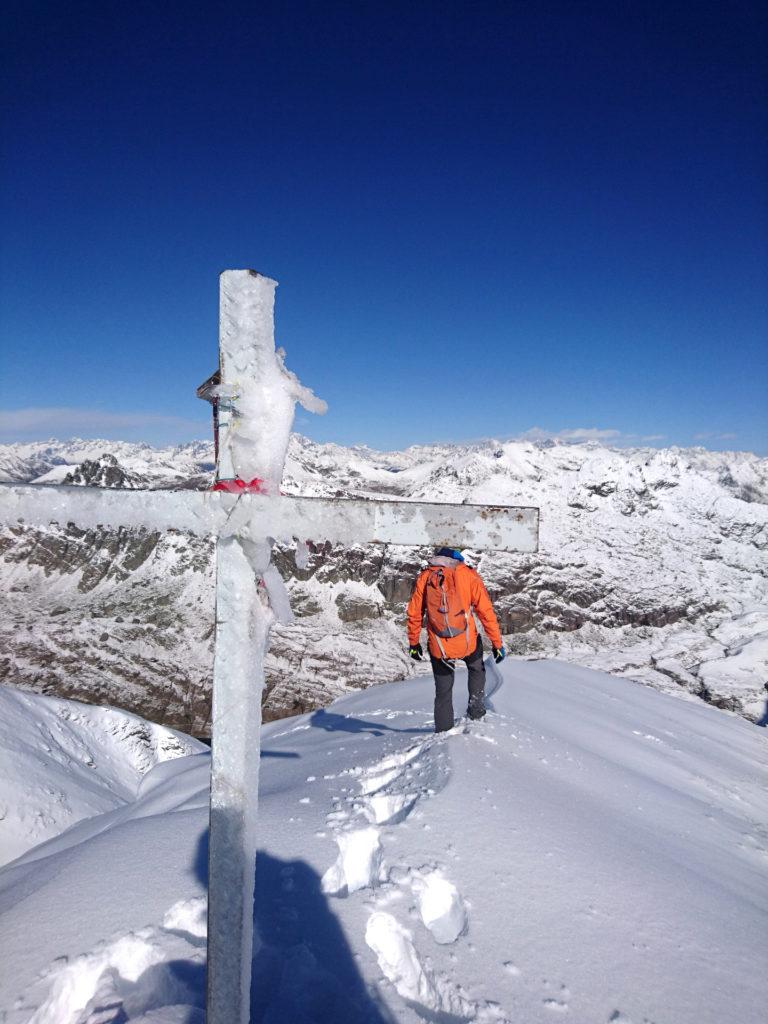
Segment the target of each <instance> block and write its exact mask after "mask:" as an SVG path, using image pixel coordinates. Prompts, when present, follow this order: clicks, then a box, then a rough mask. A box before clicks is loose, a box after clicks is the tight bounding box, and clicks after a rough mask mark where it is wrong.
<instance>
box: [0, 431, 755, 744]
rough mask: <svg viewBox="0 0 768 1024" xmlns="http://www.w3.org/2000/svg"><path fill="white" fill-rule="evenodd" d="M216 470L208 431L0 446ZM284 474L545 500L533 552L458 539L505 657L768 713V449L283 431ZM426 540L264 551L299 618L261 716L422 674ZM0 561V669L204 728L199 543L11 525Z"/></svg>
mask: <svg viewBox="0 0 768 1024" xmlns="http://www.w3.org/2000/svg"><path fill="white" fill-rule="evenodd" d="M213 468H214V462H213V450H212V445H209V444H205V443H202V442H195V443H191V444H187V445H180V446H178V447H176V448H153V447H151V446H149V445H140V444H129V443H123V442H113V441H81V440H75V441H69V442H58V441H48V442H36V443H30V444H14V445H4V446H0V481H2V482H4V483H21V482H24V483H33V484H59V483H68V484H74V485H82V486H99V487H130V488H192V489H202V488H206V487H208V486H210V482H211V479H212V473H213ZM283 489H284V491H285V492H287V493H294V494H306V495H325V496H330V495H335V496H342V497H347V496H349V497H355V496H368V497H377V498H387V497H391V498H400V497H406V498H420V499H427V500H431V501H451V502H473V503H502V504H524V505H537V506H539V507H540V509H541V550H540V552H539V553H538V554H536V555H498V554H494V553H488V554H482V553H480V552H474V553H473V552H469V553H467V557H468V560H470V561H472V562H473V563H474V564H475V565H476V566H477V568H478V569H479V570H480V572H481V573H482V575H483V577H484V578H485V580H486V583H487V585H488V588H489V591H490V592H491V595H492V597H493V598H494V601H495V604H496V608H497V611H498V614H499V619H500V621H501V624H502V629H503V631H504V633H505V635H506V637H507V643H508V646H509V649H510V651H511V653H512V654H516V655H520V656H525V657H529V658H531V657H532V658H537V657H558V658H562V659H565V660H568V661H573V662H577V663H579V664H583V665H589V666H591V667H595V668H601V669H603V670H606V671H609V672H612V673H614V674H618V675H622V676H628V677H631V678H635V679H638V680H640V681H642V682H645V683H648V684H650V685H652V686H655V687H656V688H657V689H662V690H666V691H668V692H673V693H676V694H678V695H680V696H685V697H688V698H689V699H697V698H702V699H704V700H706V701H708V702H710V703H713V704H716V705H717V706H719V707H722V708H725V709H727V710H731V711H734V712H737V713H739V714H741V715H744V716H746V717H747V718H750V719H752V720H753V721H760V720H762V719H763V718H764V716H765V712H766V696H767V695H766V692H765V685H766V682H768V585H767V583H766V577H767V576H768V554H767V549H768V459H765V458H761V457H758V456H756V455H752V454H749V453H739V452H710V451H707V450H705V449H701V448H695V449H679V448H668V449H648V448H642V449H640V448H636V449H613V448H606V447H601V446H598V445H594V444H573V445H572V444H560V443H553V442H541V443H529V442H521V441H514V442H497V441H487V442H482V443H477V444H467V445H428V446H418V447H413V448H408V449H406V450H405V451H401V452H386V453H382V452H376V451H373V450H371V449H368V448H365V447H355V448H345V447H342V446H339V445H332V444H316V443H315V442H312V441H309V440H307V439H306V438H303V437H301V436H299V435H294V436H293V437H292V439H291V445H290V449H289V454H288V461H287V465H286V472H285V476H284V481H283ZM1 496H2V491H1V489H0V499H1ZM41 500H45V491H43V490H41ZM427 554H428V552H426V551H424V550H423V549H416V548H407V549H406V548H395V547H389V548H384V547H377V546H374V545H359V546H355V547H352V548H341V547H338V546H336V547H334V546H332V545H330V544H324V543H323V541H322V538H316V539H315V542H314V543H313V544H312V545H311V547H310V559H309V564H308V565H307V566H306V568H299V567H297V565H296V560H295V557H294V552H293V551H292V550H291V549H290V548H280V549H278V550H276V552H275V561H276V563H277V565H278V567H279V569H280V571H281V573H282V574H283V576H284V578H285V579H286V581H287V584H288V587H289V590H290V592H291V597H292V602H293V606H294V609H295V611H296V615H297V623H296V625H294V626H291V627H278V628H277V629H275V631H274V633H273V639H272V647H271V652H270V656H269V661H268V666H267V694H266V698H265V717H266V718H267V719H269V718H276V717H281V716H283V715H287V714H293V713H296V712H298V711H305V710H309V709H312V708H315V707H318V706H322V705H324V704H327V703H328V702H330V701H331V700H332V699H334V698H335V697H336V696H338V695H339V694H340V693H342V692H344V691H345V690H347V689H349V688H350V687H354V688H358V687H359V688H362V687H366V686H369V685H371V684H374V683H377V682H383V681H388V680H393V679H398V678H402V677H404V676H407V675H410V674H412V673H413V672H414V671H415V666H414V665H413V663H412V662H411V661H410V660H409V659H408V658H407V655H406V653H405V635H404V629H403V621H402V620H403V607H404V603H405V601H406V600H407V597H408V594H409V592H410V586H411V582H412V579H413V576H414V574H415V572H416V571H417V570H418V568H419V567H420V565H421V564H422V563H423V561H424V558H425V556H426V555H427ZM0 578H1V579H2V587H3V595H4V596H3V605H2V609H1V610H0V647H2V653H1V654H0V679H2V680H3V681H5V682H8V683H11V684H14V685H19V686H22V687H25V688H27V689H32V690H37V691H40V692H45V693H51V694H54V695H57V696H65V697H74V698H76V699H80V700H85V701H90V702H99V703H107V704H112V705H116V706H119V707H123V708H126V709H128V710H131V711H136V712H138V713H140V714H142V715H143V716H145V717H147V718H149V719H151V720H153V721H155V722H159V723H163V724H165V725H169V726H172V727H175V728H180V729H183V730H185V731H187V732H192V733H194V734H196V735H204V734H205V733H206V731H207V722H208V717H209V700H210V677H211V665H212V635H213V551H212V546H211V544H210V542H208V541H206V540H201V539H199V538H194V537H190V536H185V535H183V534H179V533H175V532H170V531H169V532H167V533H164V534H157V533H150V532H148V531H139V530H112V531H110V530H82V529H79V528H78V527H77V526H75V525H71V526H69V527H68V528H66V529H64V528H60V527H55V528H54V527H51V528H49V529H47V530H30V529H26V528H23V527H13V528H7V527H6V528H4V529H3V530H2V532H0Z"/></svg>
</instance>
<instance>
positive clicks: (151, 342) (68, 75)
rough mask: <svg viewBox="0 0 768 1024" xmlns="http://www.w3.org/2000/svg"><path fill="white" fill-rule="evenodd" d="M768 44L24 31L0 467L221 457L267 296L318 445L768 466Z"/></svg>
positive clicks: (622, 37) (527, 8) (261, 27)
mask: <svg viewBox="0 0 768 1024" xmlns="http://www.w3.org/2000/svg"><path fill="white" fill-rule="evenodd" d="M765 11H766V8H765V7H764V5H762V4H758V3H755V2H752V3H744V2H740V0H736V2H729V3H723V2H717V3H712V2H709V0H699V2H691V3H680V2H675V0H667V2H654V0H646V2H616V0H613V2H610V3H600V2H597V3H588V2H584V3H581V2H574V0H567V2H563V3H556V2H549V0H528V2H514V0H510V2H506V3H498V4H493V3H483V2H480V3H469V2H466V3H458V4H457V3H451V2H449V0H442V2H439V3H427V2H422V3H419V2H415V0H411V2H410V3H399V2H397V0H393V2H389V3H387V4H367V3H353V2H349V3H334V2H333V0H327V2H323V3H308V2H303V3H290V2H281V3H270V2H265V3H254V2H249V3H242V4H240V3H227V2H224V3H217V4H214V3H209V4H194V3H193V2H186V3H183V4H182V3H176V2H174V0H170V2H164V3H157V2H156V0H153V2H151V3H145V2H142V0H138V2H132V3H130V4H129V3H117V2H104V0H99V2H97V3H82V2H78V0H72V2H68V3H61V2H59V0H56V2H55V3H54V2H51V3H40V2H35V0H25V2H20V0H12V2H11V3H9V4H7V5H5V7H4V11H3V14H2V22H3V35H4V43H3V49H4V53H3V56H2V61H0V63H1V64H2V68H1V69H0V76H2V91H3V97H4V112H3V126H2V136H3V150H4V152H3V159H2V171H1V172H0V173H1V174H2V179H1V180H2V222H3V229H2V230H3V237H2V263H1V266H0V269H1V271H2V294H1V295H0V299H1V300H2V312H1V313H0V316H1V318H2V319H1V320H0V328H1V330H2V346H3V359H2V386H1V389H0V410H1V411H0V440H13V439H20V438H41V437H48V436H51V435H59V436H63V437H66V436H71V435H72V434H80V435H82V436H107V437H124V438H131V439H142V440H147V441H150V442H163V443H165V442H169V441H181V440H185V439H189V438H192V437H194V436H198V437H202V436H206V435H207V432H208V419H207V407H206V406H204V405H203V403H201V402H199V401H198V400H197V399H196V398H195V397H194V388H195V386H196V385H197V384H198V383H199V382H200V381H201V380H202V379H203V378H204V377H206V376H207V375H208V374H209V373H210V372H211V371H212V370H213V368H214V366H215V364H216V358H217V356H216V351H217V348H216V346H217V312H218V311H217V288H218V283H217V275H218V272H219V271H220V270H221V269H224V268H226V267H254V268H255V269H257V270H260V271H262V272H264V273H266V274H268V275H270V276H271V277H275V278H277V279H278V281H279V282H280V288H279V289H278V293H277V336H278V341H279V343H281V344H283V345H284V346H285V348H286V349H287V352H288V360H287V361H288V365H289V366H290V367H291V368H292V369H294V370H295V371H296V372H297V373H298V374H299V376H300V377H301V379H302V380H303V381H304V383H306V384H308V385H309V386H311V387H313V388H314V389H315V391H316V392H317V393H318V394H319V395H321V396H322V397H323V398H325V399H327V401H328V403H329V406H330V409H329V412H328V414H327V416H326V417H325V418H322V419H320V418H315V417H309V416H308V415H304V414H302V415H301V416H300V417H299V418H298V420H297V427H298V429H300V430H301V431H303V432H304V433H307V434H308V435H309V436H311V437H315V438H317V439H319V440H335V441H339V442H342V443H354V442H361V443H368V444H371V445H374V446H377V447H400V446H404V445H406V444H409V443H416V442H426V441H432V440H466V439H473V438H479V437H488V436H497V437H498V436H501V437H509V436H516V435H521V434H524V433H526V432H527V431H530V430H531V429H532V428H540V429H541V430H542V431H544V432H551V433H552V434H561V435H563V436H567V435H568V432H569V431H571V432H572V431H580V430H589V431H597V432H601V433H600V434H599V435H596V436H603V437H605V438H606V439H609V440H615V441H617V442H619V443H629V442H631V441H633V440H634V439H638V438H648V437H652V438H657V440H656V441H654V442H653V443H657V444H666V443H677V444H694V443H704V444H706V445H708V446H710V447H714V448H726V447H736V448H745V449H752V450H757V451H760V452H766V451H768V413H767V412H766V410H767V409H768V402H767V401H766V394H768V351H767V350H768V341H767V340H766V339H767V338H768V310H767V308H766V307H767V301H766V288H765V285H766V257H767V255H768V244H767V238H768V216H767V206H768V204H767V203H766V192H767V188H766V166H767V164H768V161H767V160H766V156H767V155H768V154H767V149H768V143H767V142H766V139H767V138H768V136H767V135H766V78H765V74H766V72H765V68H766V57H767V54H768V48H767V47H766V14H765Z"/></svg>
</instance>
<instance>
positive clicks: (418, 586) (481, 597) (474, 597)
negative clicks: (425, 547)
mask: <svg viewBox="0 0 768 1024" xmlns="http://www.w3.org/2000/svg"><path fill="white" fill-rule="evenodd" d="M431 571H432V567H430V568H429V569H424V570H423V571H422V572H420V573H419V575H418V576H417V577H416V582H415V583H414V585H413V593H412V594H411V599H410V601H409V602H408V608H407V610H406V615H407V616H408V643H409V645H410V646H411V647H415V646H416V644H417V643H418V642H419V636H420V635H421V627H422V625H423V624H424V588H425V587H426V585H427V580H428V578H429V574H430V572H431ZM453 572H455V574H456V575H455V582H456V590H457V591H458V593H459V595H460V597H461V599H462V604H463V606H464V608H465V609H466V610H467V611H469V612H470V615H469V635H466V634H465V633H462V634H461V635H460V636H455V637H445V638H443V639H442V640H441V641H440V643H441V644H442V645H443V649H444V651H445V654H444V655H443V651H441V650H440V644H439V643H438V641H437V637H435V636H433V634H432V632H431V631H430V630H429V629H427V637H428V640H429V653H430V654H433V655H434V656H435V657H436V658H442V657H446V658H465V657H466V656H467V655H468V654H471V653H472V652H473V651H474V649H475V647H476V645H477V626H476V624H475V618H474V615H472V612H475V613H476V614H477V617H478V618H479V619H480V622H481V623H482V625H483V629H484V630H485V632H486V634H487V635H488V639H489V640H490V641H491V643H492V644H493V646H494V647H501V645H502V639H501V630H500V629H499V623H498V622H497V620H496V615H495V614H494V611H493V605H492V604H491V599H490V597H488V591H487V590H486V589H485V585H484V583H483V581H482V580H481V579H480V576H479V574H478V573H477V572H475V570H474V569H470V567H469V566H468V565H464V564H463V563H459V564H458V565H457V566H456V568H455V569H454V570H453ZM467 648H469V649H467Z"/></svg>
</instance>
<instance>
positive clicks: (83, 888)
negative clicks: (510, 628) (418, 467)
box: [0, 661, 768, 1024]
mask: <svg viewBox="0 0 768 1024" xmlns="http://www.w3.org/2000/svg"><path fill="white" fill-rule="evenodd" d="M502 672H503V685H502V686H501V688H500V689H499V690H498V692H496V693H495V694H494V695H493V697H492V699H491V703H492V705H493V711H492V712H491V713H490V714H489V715H488V716H487V718H486V719H485V721H484V722H482V723H479V724H472V725H471V726H470V727H468V728H467V729H466V730H465V727H464V726H463V725H459V726H458V727H457V728H456V729H455V730H454V731H453V732H451V733H449V734H447V735H444V736H441V737H435V736H434V735H433V734H432V732H431V708H430V704H431V686H430V682H429V680H428V679H426V678H419V679H416V680H411V681H409V682H404V683H393V684H389V685H385V686H379V687H374V688H371V689H369V690H366V691H365V692H362V693H359V694H356V695H354V696H350V697H345V698H343V699H342V700H340V701H338V702H337V703H336V704H334V705H332V706H331V707H329V708H326V709H324V710H320V711H316V712H314V713H312V714H310V715H305V716H302V717H301V718H296V719H291V720H286V721H283V722H276V723H273V724H271V725H269V726H267V727H265V729H264V733H263V755H264V756H263V758H262V765H261V789H260V819H259V820H260V824H259V835H260V848H261V853H260V857H259V862H258V866H257V873H256V890H257V903H256V924H257V931H258V932H259V934H260V936H261V947H260V949H259V951H258V954H257V957H256V962H255V972H254V1013H253V1020H254V1021H265V1022H270V1024H276V1022H278V1021H280V1022H289V1021H290V1022H297V1024H298V1022H302V1024H306V1022H317V1024H320V1022H323V1024H326V1022H330V1021H333V1022H334V1024H344V1022H348V1024H351V1022H362V1021H366V1022H374V1024H375V1022H384V1021H386V1022H392V1021H402V1022H406V1021H408V1022H413V1024H417V1022H421V1021H424V1020H427V1021H432V1022H438V1024H456V1022H459V1021H479V1022H494V1024H498V1022H503V1021H508V1022H510V1024H538V1022H541V1024H544V1022H551V1021H556V1020H558V1019H566V1020H567V1019H570V1020H573V1021H578V1022H580V1024H608V1022H609V1021H612V1022H615V1024H618V1022H623V1024H627V1022H630V1024H644V1022H645V1024H650V1022H652V1024H726V1022H728V1024H730V1022H738V1024H758V1022H760V1024H762V1021H763V1020H764V1007H765V1001H766V997H767V996H768V982H766V976H765V970H764V967H765V953H764V950H765V942H766V938H768V884H767V883H768V828H767V827H766V821H767V820H768V806H767V805H766V796H765V792H766V790H765V784H766V782H768V756H767V755H768V748H766V742H765V740H766V737H765V732H764V730H761V729H759V728H757V727H756V726H754V725H752V724H751V723H748V722H746V721H744V720H742V719H740V718H737V717H735V716H732V715H727V714H724V713H723V712H721V711H718V710H715V709H712V708H709V707H706V706H704V705H699V704H694V703H687V702H681V701H678V700H675V699H673V698H671V697H668V696H666V695H664V694H660V693H657V692H655V691H653V690H651V689H648V688H645V687H638V686H636V685H634V684H632V683H630V682H628V681H625V680H622V679H616V678H613V677H610V676H607V675H605V674H602V673H599V672H594V671H591V670H587V669H582V668H578V667H575V666H569V665H565V664H562V663H557V662H545V661H540V662H518V661H514V662H508V663H505V664H504V665H503V666H502ZM464 686H465V681H464V679H463V678H461V677H460V678H459V680H458V681H457V694H458V696H457V699H456V706H457V709H459V708H460V707H461V696H462V694H461V691H462V688H463V687H464ZM34 700H35V701H39V702H40V707H41V708H42V707H44V706H45V703H46V699H45V698H39V697H38V698H34ZM28 713H29V715H36V714H37V710H36V709H35V708H33V707H32V706H31V705H30V707H29V709H28ZM40 756H41V757H42V756H43V755H42V752H41V755H40ZM208 765H209V757H208V755H207V754H205V753H200V754H197V755H193V756H189V757H182V758H178V759H176V760H173V761H169V762H166V763H163V764H159V765H158V766H157V767H155V768H154V769H152V770H151V771H150V772H149V773H148V774H146V775H145V776H144V778H143V780H142V781H141V784H140V787H139V791H138V796H137V798H136V799H135V801H134V802H132V803H125V804H122V805H121V806H119V807H117V808H114V809H112V810H109V811H107V812H106V813H102V814H96V815H94V816H93V817H91V818H89V819H86V820H83V821H81V822H80V823H78V824H76V825H74V826H73V827H71V828H70V829H69V830H68V831H66V832H63V833H62V834H61V835H59V836H57V837H55V838H53V839H51V840H49V841H48V842H46V843H43V844H42V845H40V846H38V847H36V848H34V849H32V850H30V851H29V852H28V853H27V854H26V855H25V856H23V857H21V858H20V859H19V860H18V861H16V862H15V863H14V864H11V865H8V866H7V867H5V868H4V869H2V870H0V948H1V949H2V950H3V957H2V959H1V960H0V1008H1V1009H0V1020H2V1021H3V1022H4V1024H106V1022H113V1024H118V1022H122V1021H126V1020H130V1021H143V1022H144V1024H150V1022H152V1024H182V1022H184V1024H201V1022H202V1020H203V1014H202V1009H201V1007H202V1005H203V999H204V961H205V949H204V934H205V919H204V891H205V886H204V867H205V841H206V827H207V784H208Z"/></svg>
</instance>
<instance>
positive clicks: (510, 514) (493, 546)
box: [0, 485, 539, 552]
mask: <svg viewBox="0 0 768 1024" xmlns="http://www.w3.org/2000/svg"><path fill="white" fill-rule="evenodd" d="M0 522H5V523H7V524H14V523H24V524H25V525H28V526H47V525H48V524H50V523H52V522H58V523H68V522H73V523H76V524H77V525H79V526H81V527H95V526H110V527H120V526H123V527H143V528H145V529H150V530H165V529H176V530H181V531H184V532H188V533H193V534H198V535H201V536H206V535H211V534H215V535H218V536H220V537H228V536H239V537H244V538H248V539H249V540H254V541H260V540H264V539H266V538H268V537H269V538H272V539H274V540H279V541H286V542H290V541H291V540H292V539H293V538H300V539H313V540H318V541H320V540H328V541H331V542H333V543H342V544H353V543H358V544H361V543H381V544H407V545H413V546H417V545H441V544H446V545H449V546H452V547H467V548H476V549H479V550H495V551H525V552H532V551H536V550H537V549H538V533H539V512H538V509H536V508H529V507H522V506H511V505H454V504H446V503H442V504H441V503H434V502H421V501H368V500H365V499H349V498H304V497H296V496H289V495H275V496H270V495H264V494H239V495H238V494H227V493H223V492H218V491H217V492H211V491H139V490H106V489H101V488H83V487H64V486H61V485H59V486H53V487H46V486H43V485H28V486H6V487H2V488H0Z"/></svg>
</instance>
